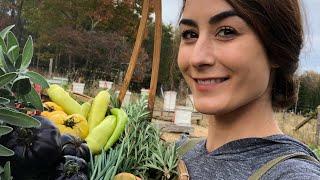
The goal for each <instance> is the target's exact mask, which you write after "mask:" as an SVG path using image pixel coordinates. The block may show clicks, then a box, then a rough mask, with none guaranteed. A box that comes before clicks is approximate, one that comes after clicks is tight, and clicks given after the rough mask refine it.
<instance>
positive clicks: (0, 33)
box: [0, 25, 15, 39]
mask: <svg viewBox="0 0 320 180" xmlns="http://www.w3.org/2000/svg"><path fill="white" fill-rule="evenodd" d="M14 26H15V25H11V26H8V27H6V28H4V29H3V30H2V31H1V32H0V37H1V38H2V39H4V38H5V37H6V36H7V34H8V32H9V31H10V30H11V29H12V28H13V27H14Z"/></svg>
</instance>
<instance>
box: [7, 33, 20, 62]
mask: <svg viewBox="0 0 320 180" xmlns="http://www.w3.org/2000/svg"><path fill="white" fill-rule="evenodd" d="M7 46H8V47H7V48H8V49H11V48H12V47H14V46H17V48H14V49H13V50H12V51H11V52H9V50H8V52H7V54H8V55H9V57H10V60H11V62H12V63H14V62H15V61H16V59H17V58H18V56H19V52H20V48H19V43H18V40H17V38H16V36H15V35H14V34H13V33H12V32H11V31H9V32H8V34H7Z"/></svg>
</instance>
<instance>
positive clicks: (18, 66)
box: [14, 55, 22, 71]
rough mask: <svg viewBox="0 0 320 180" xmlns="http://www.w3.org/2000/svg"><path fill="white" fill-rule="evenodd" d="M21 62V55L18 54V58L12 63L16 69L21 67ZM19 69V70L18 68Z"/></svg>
mask: <svg viewBox="0 0 320 180" xmlns="http://www.w3.org/2000/svg"><path fill="white" fill-rule="evenodd" d="M21 63H22V57H21V56H20V55H19V57H18V59H17V60H16V62H15V63H14V67H15V69H16V70H18V69H19V70H20V68H21ZM20 71H21V70H20Z"/></svg>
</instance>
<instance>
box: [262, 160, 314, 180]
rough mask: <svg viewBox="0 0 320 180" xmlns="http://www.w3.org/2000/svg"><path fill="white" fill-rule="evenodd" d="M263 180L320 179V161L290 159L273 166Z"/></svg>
mask: <svg viewBox="0 0 320 180" xmlns="http://www.w3.org/2000/svg"><path fill="white" fill-rule="evenodd" d="M261 179H262V180H271V179H272V180H282V179H290V180H320V163H316V162H313V161H309V160H305V159H288V160H286V161H283V162H281V163H279V164H277V165H276V166H274V167H273V168H271V169H270V170H269V171H268V172H267V173H266V174H265V175H263V176H262V177H261Z"/></svg>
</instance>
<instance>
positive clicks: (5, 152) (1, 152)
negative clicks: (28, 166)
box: [0, 144, 14, 156]
mask: <svg viewBox="0 0 320 180" xmlns="http://www.w3.org/2000/svg"><path fill="white" fill-rule="evenodd" d="M12 155H14V152H13V151H12V150H10V149H8V148H6V147H4V146H3V145H1V144H0V156H12Z"/></svg>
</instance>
